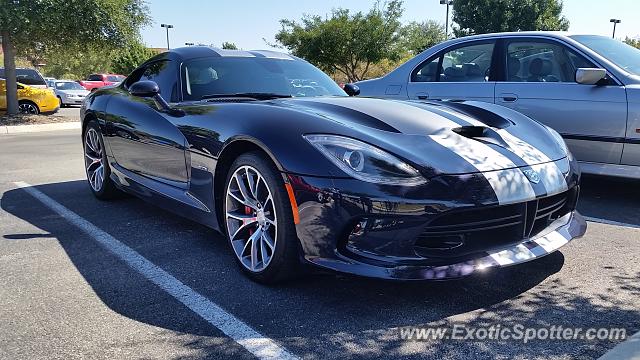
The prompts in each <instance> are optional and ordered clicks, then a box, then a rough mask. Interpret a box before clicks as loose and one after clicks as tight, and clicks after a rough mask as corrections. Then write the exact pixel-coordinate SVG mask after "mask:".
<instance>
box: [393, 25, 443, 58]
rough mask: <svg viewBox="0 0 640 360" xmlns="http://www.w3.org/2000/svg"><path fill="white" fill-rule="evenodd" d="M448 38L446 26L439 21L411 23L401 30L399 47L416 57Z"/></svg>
mask: <svg viewBox="0 0 640 360" xmlns="http://www.w3.org/2000/svg"><path fill="white" fill-rule="evenodd" d="M446 38H447V36H446V34H445V32H444V26H443V25H442V24H440V23H438V22H437V21H433V20H428V21H425V22H420V23H419V22H411V23H409V24H407V25H405V26H403V27H402V29H401V30H400V42H399V45H400V47H401V49H403V50H406V51H410V52H411V53H412V54H413V55H415V54H419V53H421V52H423V51H424V50H426V49H428V48H430V47H432V46H433V45H436V44H438V43H440V42H442V41H444V40H446Z"/></svg>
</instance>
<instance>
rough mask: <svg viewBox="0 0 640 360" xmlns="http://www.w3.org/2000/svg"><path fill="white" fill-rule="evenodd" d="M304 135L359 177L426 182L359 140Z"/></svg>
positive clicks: (395, 182) (386, 181)
mask: <svg viewBox="0 0 640 360" xmlns="http://www.w3.org/2000/svg"><path fill="white" fill-rule="evenodd" d="M304 138H305V139H307V141H309V142H310V143H311V144H312V145H313V146H315V147H316V148H317V149H318V150H320V152H322V153H323V154H324V155H325V156H326V157H327V158H328V159H329V160H331V162H333V163H334V164H336V166H338V167H339V168H340V169H342V171H344V172H346V173H347V174H349V175H350V176H352V177H354V178H356V179H358V180H362V181H367V182H371V183H376V184H387V185H405V186H415V185H420V184H424V183H426V182H427V180H426V179H425V178H424V177H422V175H420V173H419V172H418V170H416V169H414V168H413V167H412V166H411V165H409V164H407V163H405V162H403V161H401V160H399V159H398V158H396V157H395V156H393V155H391V154H389V153H387V152H385V151H382V150H380V149H378V148H377V147H374V146H371V145H369V144H366V143H364V142H362V141H358V140H355V139H351V138H347V137H344V136H337V135H304Z"/></svg>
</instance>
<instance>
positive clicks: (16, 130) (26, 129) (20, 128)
mask: <svg viewBox="0 0 640 360" xmlns="http://www.w3.org/2000/svg"><path fill="white" fill-rule="evenodd" d="M71 129H80V122H79V121H71V122H60V123H50V124H32V125H9V126H0V135H6V134H23V133H32V132H40V131H55V130H71Z"/></svg>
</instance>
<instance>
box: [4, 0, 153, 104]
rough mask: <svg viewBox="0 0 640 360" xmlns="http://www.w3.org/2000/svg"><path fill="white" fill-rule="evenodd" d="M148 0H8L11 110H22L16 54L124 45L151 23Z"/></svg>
mask: <svg viewBox="0 0 640 360" xmlns="http://www.w3.org/2000/svg"><path fill="white" fill-rule="evenodd" d="M147 12H148V11H147V8H146V5H145V4H144V0H83V1H69V0H38V1H33V0H2V5H1V6H0V35H1V36H2V49H3V51H4V54H5V56H4V67H5V76H6V81H7V113H9V114H15V113H16V112H17V107H18V102H17V85H16V77H15V68H16V64H15V56H16V55H17V56H27V55H29V54H30V53H31V52H33V50H34V49H37V50H38V51H41V52H42V53H48V54H50V53H53V52H55V51H63V49H66V51H78V50H80V49H84V48H86V47H88V46H92V47H96V48H99V47H118V46H124V45H125V44H127V42H128V41H130V40H131V39H136V38H138V37H139V29H140V27H141V26H143V25H144V24H146V23H148V21H149V17H148V15H147Z"/></svg>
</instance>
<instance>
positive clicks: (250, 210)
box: [244, 205, 253, 236]
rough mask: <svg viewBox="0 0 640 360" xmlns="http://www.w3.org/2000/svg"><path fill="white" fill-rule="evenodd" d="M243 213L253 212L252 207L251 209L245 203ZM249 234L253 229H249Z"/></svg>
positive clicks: (249, 213)
mask: <svg viewBox="0 0 640 360" xmlns="http://www.w3.org/2000/svg"><path fill="white" fill-rule="evenodd" d="M244 213H245V215H251V214H252V213H253V209H251V208H250V207H248V206H246V205H245V207H244ZM251 235H253V229H249V236H251Z"/></svg>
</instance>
